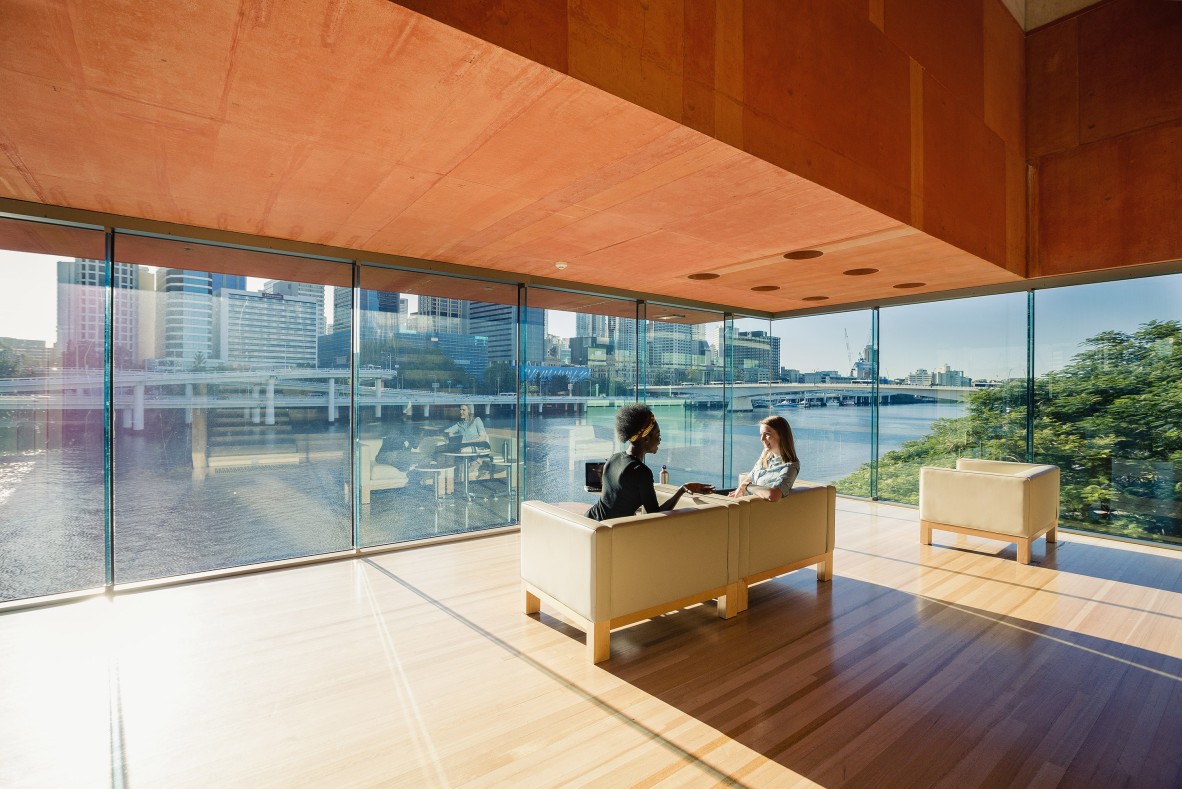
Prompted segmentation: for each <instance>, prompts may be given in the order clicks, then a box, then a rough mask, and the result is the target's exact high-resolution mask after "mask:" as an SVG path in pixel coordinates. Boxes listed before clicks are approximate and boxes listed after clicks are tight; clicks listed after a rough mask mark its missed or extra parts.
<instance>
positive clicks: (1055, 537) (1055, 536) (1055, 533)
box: [1047, 526, 1059, 542]
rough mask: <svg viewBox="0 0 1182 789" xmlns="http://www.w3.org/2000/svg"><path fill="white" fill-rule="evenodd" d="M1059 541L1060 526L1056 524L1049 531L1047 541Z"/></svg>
mask: <svg viewBox="0 0 1182 789" xmlns="http://www.w3.org/2000/svg"><path fill="white" fill-rule="evenodd" d="M1058 541H1059V527H1058V526H1055V527H1054V528H1052V529H1051V530H1050V531H1049V532H1047V542H1058Z"/></svg>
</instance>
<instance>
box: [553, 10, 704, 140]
mask: <svg viewBox="0 0 1182 789" xmlns="http://www.w3.org/2000/svg"><path fill="white" fill-rule="evenodd" d="M683 23H684V14H683V11H682V5H681V3H676V2H675V3H643V4H642V3H635V4H633V3H627V4H625V3H619V2H617V1H616V0H580V2H579V3H577V4H574V5H573V6H572V7H571V9H570V17H569V22H568V26H569V37H570V38H569V40H570V47H569V52H570V55H569V68H568V72H567V73H569V74H570V76H572V77H574V78H575V79H579V80H582V81H583V82H586V83H588V84H590V85H595V86H596V87H599V88H603V89H604V90H606V91H607V92H609V93H612V94H614V95H616V96H619V97H620V98H622V99H626V100H628V101H630V102H632V103H634V104H639V105H640V106H642V107H647V108H648V109H650V110H653V111H654V112H658V113H660V114H661V115H664V116H665V117H666V118H672V119H673V120H677V121H680V120H681V112H682V106H683V102H682V63H683V60H684V48H683V42H684V31H683Z"/></svg>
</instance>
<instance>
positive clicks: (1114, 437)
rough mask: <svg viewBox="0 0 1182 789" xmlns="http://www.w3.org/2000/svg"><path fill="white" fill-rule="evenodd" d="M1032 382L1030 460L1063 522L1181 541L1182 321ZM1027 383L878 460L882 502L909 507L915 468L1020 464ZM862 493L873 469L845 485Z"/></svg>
mask: <svg viewBox="0 0 1182 789" xmlns="http://www.w3.org/2000/svg"><path fill="white" fill-rule="evenodd" d="M1083 346H1084V350H1082V351H1081V352H1080V353H1078V354H1076V356H1075V357H1073V358H1072V360H1071V362H1070V363H1069V364H1068V365H1067V366H1066V367H1064V368H1063V369H1061V370H1055V371H1052V372H1049V373H1047V374H1045V375H1043V376H1042V377H1040V378H1038V379H1036V380H1035V382H1034V406H1035V420H1034V441H1033V444H1034V460H1035V461H1036V462H1041V463H1052V464H1054V465H1057V466H1058V467H1059V469H1060V474H1061V478H1060V494H1061V495H1060V501H1061V514H1062V517H1063V518H1064V519H1065V520H1067V521H1074V522H1076V523H1078V524H1080V525H1083V526H1085V527H1086V528H1092V529H1097V530H1101V531H1106V532H1110V533H1117V534H1122V535H1126V536H1135V537H1142V538H1150V539H1157V540H1161V539H1165V540H1167V541H1179V540H1182V506H1180V505H1179V502H1180V501H1182V322H1179V321H1164V322H1158V321H1150V322H1148V323H1145V324H1143V325H1142V326H1141V327H1140V328H1139V329H1138V330H1137V331H1136V332H1134V333H1132V334H1128V333H1125V332H1118V331H1104V332H1100V333H1099V334H1097V335H1095V336H1094V337H1091V338H1090V339H1088V340H1087V341H1085V342H1084V343H1083ZM1024 390H1025V381H1023V380H1015V381H1010V382H1008V383H1007V384H1005V385H1004V386H1001V387H997V388H995V389H986V390H982V391H980V392H975V393H973V395H972V396H971V397H970V399H969V402H968V413H967V414H966V415H965V416H963V417H960V418H958V419H942V420H939V421H937V422H935V423H933V424H932V427H931V430H930V432H929V433H928V434H927V435H926V436H924V437H923V438H920V439H917V440H915V441H908V442H907V443H905V444H904V445H903V446H902V447H901V448H900V449H898V450H896V451H894V452H888V453H886V454H885V455H884V456H883V457H882V459H881V460H880V461H879V482H878V493H879V496H880V497H881V498H883V499H889V500H892V501H901V502H905V503H911V504H915V503H917V502H918V496H919V468H920V466H924V465H929V466H946V467H951V466H953V465H955V462H956V458H957V457H965V456H970V457H981V458H989V459H1007V460H1024V459H1025V454H1026V411H1025V405H1024V399H1025V391H1024ZM839 486H840V488H841V490H842V492H843V493H852V494H854V495H869V494H870V466H869V464H867V465H865V466H863V467H862V468H860V469H858V470H857V471H856V472H854V473H853V474H851V475H850V476H848V477H846V478H845V479H843V480H842V481H841V482H840V483H839Z"/></svg>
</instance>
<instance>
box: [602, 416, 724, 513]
mask: <svg viewBox="0 0 1182 789" xmlns="http://www.w3.org/2000/svg"><path fill="white" fill-rule="evenodd" d="M616 436H617V437H618V438H619V439H620V441H623V442H625V443H626V444H627V447H626V448H625V450H624V451H623V452H617V453H616V454H614V455H612V456H611V458H609V459H608V461H607V464H606V465H605V466H604V467H603V492H602V493H601V494H600V495H599V501H597V502H596V503H595V506H593V507H592V508H591V509H590V510H588V511H587V517H588V518H591V519H592V520H597V521H605V520H608V519H610V518H622V517H625V516H628V515H635V514H636V511H637V510H639V509H640V508H641V507H643V508H644V511H645V512H664V511H668V510H671V509H673V508H674V507H676V506H677V502H678V500H679V499H680V498H681V494H683V493H685V492H686V491H689V492H690V493H713V492H714V486H713V485H707V484H705V483H702V482H687V483H685V484H684V485H682V486H681V487H680V488H678V489H677V492H676V493H674V494H673V495H672V496H670V497H669V499H668V500H667V501H666V502H665V503H664V504H658V503H657V492H656V491H655V490H654V489H653V472H652V470H651V469H650V468H649V467H648V466H646V465H645V464H644V456H645V455H647V454H649V453H654V454H655V453H656V451H657V448H658V447H659V446H660V445H661V427H660V425H658V424H657V418H656V417H655V416H653V412H652V410H650V409H649V407H648V406H646V405H641V404H640V403H634V404H632V405H626V406H624V407H623V408H621V409H620V410H619V411H618V412H616Z"/></svg>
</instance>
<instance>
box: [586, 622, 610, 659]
mask: <svg viewBox="0 0 1182 789" xmlns="http://www.w3.org/2000/svg"><path fill="white" fill-rule="evenodd" d="M611 633H612V631H611V624H610V623H609V622H592V623H591V629H590V630H588V631H587V657H589V658H591V662H592V663H602V662H603V661H605V660H607V659H608V658H609V657H611V654H612V646H611Z"/></svg>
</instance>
